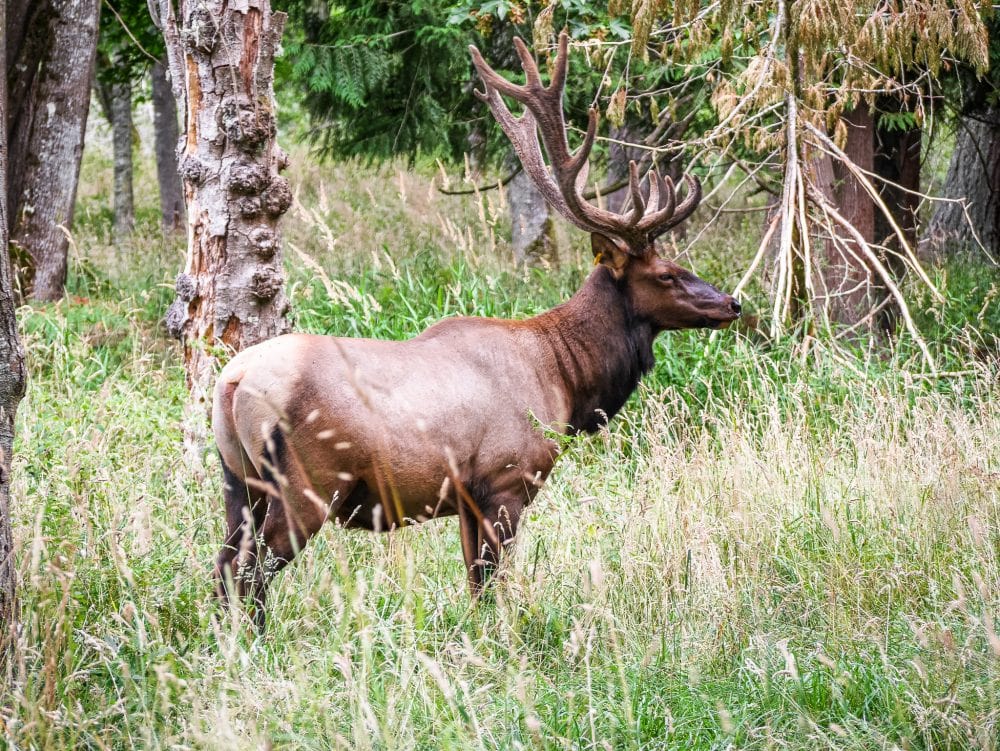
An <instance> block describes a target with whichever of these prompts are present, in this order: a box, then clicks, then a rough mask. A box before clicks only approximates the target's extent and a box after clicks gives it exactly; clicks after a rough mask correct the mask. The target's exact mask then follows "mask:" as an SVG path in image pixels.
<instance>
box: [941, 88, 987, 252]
mask: <svg viewBox="0 0 1000 751" xmlns="http://www.w3.org/2000/svg"><path fill="white" fill-rule="evenodd" d="M943 192H944V195H945V197H947V198H956V199H965V200H966V202H967V204H968V209H967V211H968V218H966V212H965V211H963V210H962V206H961V205H959V204H957V203H938V204H937V206H936V207H935V209H934V214H933V215H932V217H931V221H930V225H929V226H928V229H927V234H926V236H925V241H926V242H927V243H928V244H929V245H930V246H931V247H932V248H934V249H935V250H941V251H955V250H958V251H961V250H967V249H972V248H977V247H978V243H977V242H976V238H977V237H978V238H979V241H980V242H981V243H982V244H983V247H985V248H986V251H987V252H988V253H989V254H990V255H991V256H992V257H993V258H994V259H997V260H1000V108H998V107H985V108H982V109H980V110H978V111H976V112H972V113H969V114H968V115H965V116H963V117H962V118H961V119H960V120H959V123H958V132H957V133H956V136H955V150H954V151H953V152H952V154H951V162H950V164H949V165H948V176H947V177H946V178H945V183H944V191H943Z"/></svg>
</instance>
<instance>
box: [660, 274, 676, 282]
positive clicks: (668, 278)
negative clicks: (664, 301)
mask: <svg viewBox="0 0 1000 751" xmlns="http://www.w3.org/2000/svg"><path fill="white" fill-rule="evenodd" d="M660 281H661V282H663V283H664V284H671V283H673V282H676V281H677V277H676V276H674V275H673V274H660Z"/></svg>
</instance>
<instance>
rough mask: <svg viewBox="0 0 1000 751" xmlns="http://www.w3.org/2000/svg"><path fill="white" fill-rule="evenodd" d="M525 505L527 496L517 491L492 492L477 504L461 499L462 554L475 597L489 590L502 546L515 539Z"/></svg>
mask: <svg viewBox="0 0 1000 751" xmlns="http://www.w3.org/2000/svg"><path fill="white" fill-rule="evenodd" d="M524 506H525V500H524V499H523V498H519V497H517V496H514V495H498V496H493V497H491V498H488V499H484V500H483V502H481V503H477V504H476V505H475V506H474V505H473V499H468V498H465V499H460V501H459V504H458V519H459V529H460V533H461V538H462V555H463V557H464V558H465V567H466V570H467V572H468V581H469V591H470V593H471V594H472V596H473V597H474V598H475V597H479V596H480V595H482V594H483V593H484V592H485V591H486V590H487V588H488V587H489V584H490V580H491V579H492V577H493V574H494V572H495V571H496V569H497V566H498V565H499V564H500V558H501V555H502V553H503V549H504V548H505V547H507V546H508V545H510V544H511V543H513V542H514V536H515V535H516V534H517V527H518V524H519V522H520V520H521V513H522V511H523V510H524Z"/></svg>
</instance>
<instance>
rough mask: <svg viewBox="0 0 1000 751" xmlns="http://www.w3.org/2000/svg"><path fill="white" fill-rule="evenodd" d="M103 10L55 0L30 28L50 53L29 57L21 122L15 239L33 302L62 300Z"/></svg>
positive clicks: (95, 3)
mask: <svg viewBox="0 0 1000 751" xmlns="http://www.w3.org/2000/svg"><path fill="white" fill-rule="evenodd" d="M99 8H100V3H99V0H52V2H51V9H52V12H51V15H50V16H49V18H48V24H47V25H46V27H45V28H36V29H34V31H33V34H45V35H47V36H46V38H47V39H48V40H49V44H48V45H47V46H46V45H42V44H38V45H37V46H38V47H42V46H45V53H44V54H43V55H42V56H41V57H40V58H38V59H37V60H29V61H26V62H27V63H29V64H35V65H37V66H38V72H37V74H35V76H34V81H33V85H32V87H31V89H30V96H31V97H32V98H33V100H34V101H33V103H32V105H31V106H29V107H28V114H29V117H28V118H27V121H26V122H21V123H20V124H19V128H23V129H26V131H25V132H24V133H23V138H24V139H25V140H24V146H23V148H24V154H25V157H24V160H23V162H22V163H21V164H20V165H19V167H20V169H21V173H20V175H19V176H18V178H19V184H17V185H16V188H17V190H18V195H17V196H16V199H15V200H14V201H13V203H14V204H15V205H16V206H17V213H16V214H12V216H11V225H12V226H11V238H10V239H11V244H12V245H13V246H15V248H16V249H17V250H18V251H19V255H20V257H21V258H22V259H23V260H24V261H25V262H26V266H25V268H24V272H23V274H22V280H23V283H24V284H25V285H26V287H27V288H28V289H30V295H31V297H33V298H34V299H36V300H57V299H59V298H60V297H62V295H63V291H64V287H65V285H66V253H67V251H68V248H69V241H68V238H67V237H66V231H67V230H68V229H69V226H70V224H71V223H72V221H73V205H74V203H75V201H76V186H77V180H78V178H79V175H80V158H81V157H82V156H83V137H84V132H85V130H86V127H87V112H88V110H89V108H90V82H91V76H92V75H93V69H94V57H95V55H96V52H97V21H98V15H99V13H98V11H99ZM20 135H21V134H19V136H20ZM11 187H12V188H13V187H15V184H13V183H12V186H11Z"/></svg>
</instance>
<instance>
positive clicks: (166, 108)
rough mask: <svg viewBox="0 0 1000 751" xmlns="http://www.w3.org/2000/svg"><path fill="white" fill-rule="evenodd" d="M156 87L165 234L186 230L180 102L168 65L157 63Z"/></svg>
mask: <svg viewBox="0 0 1000 751" xmlns="http://www.w3.org/2000/svg"><path fill="white" fill-rule="evenodd" d="M150 77H151V78H152V87H153V131H154V137H155V151H156V177H157V181H158V182H159V185H160V215H161V217H162V221H163V229H164V231H166V232H179V231H180V230H181V229H182V228H183V227H184V188H183V186H182V185H181V176H180V173H179V172H178V171H177V144H178V141H180V130H179V128H178V125H177V102H176V100H175V99H174V95H173V92H172V91H171V90H170V82H169V81H168V80H167V65H166V63H165V62H164V61H162V60H161V61H158V62H157V63H156V64H154V65H153V67H152V70H151V72H150Z"/></svg>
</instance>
